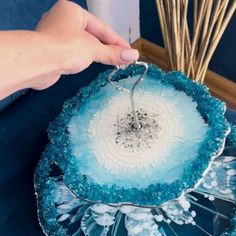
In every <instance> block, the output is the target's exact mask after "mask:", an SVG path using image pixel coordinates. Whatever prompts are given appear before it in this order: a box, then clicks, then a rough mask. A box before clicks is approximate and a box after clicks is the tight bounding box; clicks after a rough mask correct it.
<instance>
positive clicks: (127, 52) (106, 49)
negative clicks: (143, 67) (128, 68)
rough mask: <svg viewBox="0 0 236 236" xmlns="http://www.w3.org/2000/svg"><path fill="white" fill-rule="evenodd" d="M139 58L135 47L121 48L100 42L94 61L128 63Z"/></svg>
mask: <svg viewBox="0 0 236 236" xmlns="http://www.w3.org/2000/svg"><path fill="white" fill-rule="evenodd" d="M138 58H139V52H138V50H136V49H130V48H121V47H119V46H115V45H105V44H102V43H101V44H100V46H99V48H98V52H97V54H96V58H95V61H97V62H101V63H103V64H107V65H123V64H130V63H132V62H134V61H136V60H138Z"/></svg>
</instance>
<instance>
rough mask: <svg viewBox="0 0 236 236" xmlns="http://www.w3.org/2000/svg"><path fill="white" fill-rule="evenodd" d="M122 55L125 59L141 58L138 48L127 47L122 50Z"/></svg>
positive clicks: (134, 59)
mask: <svg viewBox="0 0 236 236" xmlns="http://www.w3.org/2000/svg"><path fill="white" fill-rule="evenodd" d="M120 57H121V59H122V60H123V61H136V60H138V58H139V52H138V50H136V49H125V50H123V51H122V52H121V54H120Z"/></svg>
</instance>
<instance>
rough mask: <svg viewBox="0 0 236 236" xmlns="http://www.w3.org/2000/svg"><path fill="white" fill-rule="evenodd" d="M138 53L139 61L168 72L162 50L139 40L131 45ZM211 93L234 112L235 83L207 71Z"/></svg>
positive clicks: (235, 102) (235, 100)
mask: <svg viewBox="0 0 236 236" xmlns="http://www.w3.org/2000/svg"><path fill="white" fill-rule="evenodd" d="M132 47H133V48H136V49H138V50H139V52H140V60H143V61H147V62H151V63H154V64H156V65H158V66H159V67H160V68H161V69H163V70H165V71H168V69H169V68H168V66H167V63H166V56H165V50H164V48H162V47H160V46H158V45H156V44H154V43H151V42H149V41H147V40H146V39H143V38H139V39H138V40H137V41H135V42H134V43H133V45H132ZM204 83H205V84H206V85H207V87H208V88H209V89H210V91H211V93H212V94H213V95H214V96H216V97H218V98H220V99H222V100H223V101H225V102H226V104H227V105H228V107H230V108H232V109H235V110H236V83H234V82H232V81H230V80H228V79H226V78H224V77H223V76H221V75H219V74H216V73H214V72H213V71H210V70H208V71H207V73H206V78H205V82H204Z"/></svg>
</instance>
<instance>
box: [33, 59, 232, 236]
mask: <svg viewBox="0 0 236 236" xmlns="http://www.w3.org/2000/svg"><path fill="white" fill-rule="evenodd" d="M225 109H226V106H225V104H224V103H223V102H221V101H220V100H218V99H216V98H214V97H212V96H211V95H210V93H209V91H208V89H207V88H206V87H205V86H204V85H202V84H198V83H196V82H194V81H192V80H190V79H189V78H187V77H186V76H184V75H183V74H182V73H179V72H169V73H165V72H163V71H161V70H160V69H159V68H157V67H156V66H154V65H151V64H146V63H142V62H139V63H136V64H132V65H130V66H129V67H127V68H123V69H117V70H115V71H111V70H108V71H106V72H104V73H102V74H100V75H99V76H98V77H97V78H96V79H95V80H94V81H93V82H92V83H91V84H90V85H89V86H87V87H84V88H82V89H81V90H80V91H79V93H78V94H77V96H75V97H74V98H72V99H70V100H69V101H67V102H65V104H64V107H63V111H62V112H61V114H60V115H59V116H58V117H57V118H56V119H55V121H54V122H52V123H51V124H50V127H49V129H48V135H49V139H50V142H49V144H48V145H47V147H46V149H45V151H44V153H43V155H42V159H41V161H40V162H39V164H38V167H37V170H36V174H35V189H36V193H37V201H38V215H39V220H40V223H41V226H42V228H43V231H44V233H45V234H46V235H58V236H62V235H71V236H72V235H73V236H80V235H87V236H125V235H129V236H162V235H163V236H166V235H185V236H188V235H191V236H194V235H198V236H201V235H225V236H226V235H236V231H235V223H236V214H235V197H236V195H235V194H236V193H235V192H236V190H235V182H236V128H235V127H233V126H231V125H230V124H229V123H228V122H227V121H226V119H225V116H224V113H225Z"/></svg>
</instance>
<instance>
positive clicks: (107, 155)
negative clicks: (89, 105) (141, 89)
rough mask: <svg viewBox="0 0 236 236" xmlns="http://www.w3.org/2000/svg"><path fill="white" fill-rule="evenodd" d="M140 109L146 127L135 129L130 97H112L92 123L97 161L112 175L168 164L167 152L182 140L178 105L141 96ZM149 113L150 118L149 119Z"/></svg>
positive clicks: (138, 94)
mask: <svg viewBox="0 0 236 236" xmlns="http://www.w3.org/2000/svg"><path fill="white" fill-rule="evenodd" d="M138 97H140V99H135V103H136V108H137V111H138V116H139V120H140V122H141V125H142V128H141V130H140V131H135V130H133V129H132V115H131V112H130V111H131V107H130V104H129V100H128V99H127V96H126V95H123V94H122V95H118V96H116V97H114V98H112V99H111V100H110V101H109V103H108V105H107V106H106V108H105V109H103V110H102V111H99V112H97V113H95V114H94V116H93V119H92V120H91V121H90V125H89V132H90V139H91V141H92V142H93V152H94V153H95V154H96V158H97V160H98V161H99V162H100V163H101V165H103V166H104V167H105V168H106V169H109V170H110V171H111V172H117V171H118V172H120V173H122V172H123V173H124V172H126V171H137V170H139V169H143V168H145V167H147V166H149V165H153V166H156V165H158V166H159V168H161V166H162V165H165V163H166V161H165V156H166V152H167V151H169V150H170V149H172V148H174V147H175V145H176V144H177V143H178V142H179V140H181V138H182V135H183V132H182V125H181V122H180V117H179V113H178V112H177V111H176V109H175V107H174V106H170V104H169V103H167V102H165V101H163V100H161V99H159V100H157V99H156V98H155V97H154V96H152V95H150V94H148V93H147V94H145V95H144V94H143V93H142V94H140V93H137V94H136V95H135V98H138ZM145 114H146V116H145Z"/></svg>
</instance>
